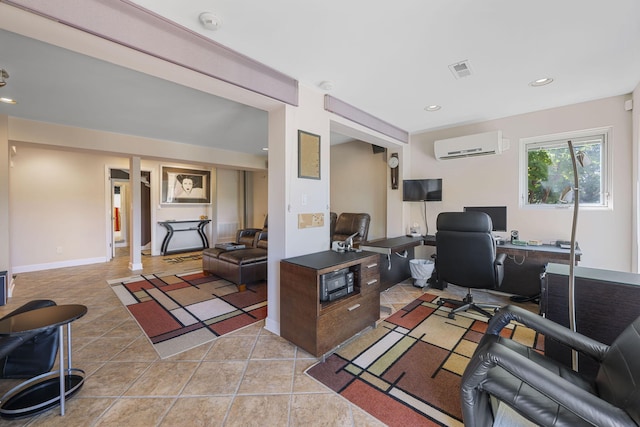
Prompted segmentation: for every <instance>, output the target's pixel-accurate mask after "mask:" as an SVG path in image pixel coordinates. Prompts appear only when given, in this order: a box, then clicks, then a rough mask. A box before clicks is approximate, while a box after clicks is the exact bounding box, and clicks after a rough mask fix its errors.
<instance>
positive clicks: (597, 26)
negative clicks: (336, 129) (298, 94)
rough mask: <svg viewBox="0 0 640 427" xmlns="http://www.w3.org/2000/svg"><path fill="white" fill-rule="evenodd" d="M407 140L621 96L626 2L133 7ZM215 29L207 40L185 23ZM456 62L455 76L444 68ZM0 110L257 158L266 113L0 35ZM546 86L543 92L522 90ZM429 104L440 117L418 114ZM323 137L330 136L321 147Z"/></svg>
mask: <svg viewBox="0 0 640 427" xmlns="http://www.w3.org/2000/svg"><path fill="white" fill-rule="evenodd" d="M135 3H137V4H139V5H141V6H143V7H146V8H148V9H150V10H152V11H154V12H156V13H158V14H160V15H163V16H165V17H167V18H169V19H171V20H173V21H175V22H177V23H179V24H181V25H183V26H185V27H188V28H190V29H192V30H194V31H196V32H199V33H201V34H203V35H205V36H207V37H210V38H212V39H213V40H215V41H217V42H219V43H221V44H223V45H226V46H227V47H229V48H231V49H234V50H236V51H238V52H240V53H243V54H245V55H247V56H249V57H251V58H253V59H256V60H258V61H260V62H262V63H264V64H266V65H268V66H270V67H272V68H274V69H277V70H279V71H281V72H283V73H285V74H288V75H289V76H291V77H293V78H295V79H297V80H298V81H299V82H300V83H301V84H304V85H308V86H311V87H317V85H318V84H319V83H320V82H322V81H325V80H330V81H332V82H333V84H334V89H332V90H331V92H330V93H331V94H332V95H333V96H335V97H337V98H339V99H341V100H343V101H345V102H347V103H349V104H352V105H354V106H356V107H358V108H360V109H362V110H364V111H366V112H368V113H370V114H372V115H374V116H377V117H378V118H380V119H382V120H385V121H387V122H389V123H391V124H393V125H395V126H397V127H400V128H402V129H405V130H407V131H409V132H410V133H416V132H420V131H424V130H433V129H438V128H444V127H451V126H456V125H461V124H467V123H473V122H479V121H485V120H490V119H495V118H500V117H506V116H512V115H515V114H520V113H526V112H530V111H536V110H542V109H547V108H552V107H557V106H561V105H568V104H574V103H578V102H583V101H588V100H593V99H599V98H604V97H608V96H614V95H621V94H627V93H630V92H631V91H633V90H634V88H635V87H636V86H637V85H638V83H639V82H640V1H638V0H608V1H606V2H605V1H600V0H562V1H557V0H538V1H536V2H522V1H513V0H484V1H478V0H456V1H452V0H401V1H397V2H380V1H371V0H367V1H365V0H349V1H344V0H342V1H338V0H323V1H296V0H270V1H268V2H265V1H255V0H245V1H228V0H181V1H180V2H177V1H174V0H135ZM203 11H211V12H214V13H215V14H216V15H218V16H219V17H220V18H221V20H222V27H221V28H220V29H219V30H218V31H215V32H212V31H209V30H206V29H204V28H203V27H202V26H201V25H200V23H199V21H198V16H199V14H200V13H201V12H203ZM464 60H467V61H469V64H470V66H471V71H472V74H471V75H470V76H469V77H465V78H461V79H456V78H455V77H454V75H453V74H452V72H451V71H450V70H449V65H451V64H454V63H457V62H460V61H464ZM0 67H1V68H6V69H7V70H8V71H9V73H10V74H11V77H10V79H9V80H8V82H9V84H8V85H7V86H6V87H5V88H2V89H0V96H8V95H7V94H9V91H10V90H11V91H13V92H11V95H12V96H14V97H16V98H18V99H19V102H20V103H19V104H18V105H17V106H6V105H4V104H0V114H9V115H13V116H22V117H26V118H30V119H35V120H43V121H50V122H56V123H64V124H70V125H74V126H83V127H89V128H96V129H105V130H111V131H115V132H122V133H130V134H134V135H142V136H150V137H154V138H160V139H168V140H174V141H179V142H185V143H191V144H199V145H213V146H218V147H221V148H227V149H234V150H238V151H244V152H251V153H254V154H258V153H259V152H260V150H261V148H262V147H264V146H266V143H267V135H266V127H267V117H266V113H264V112H262V111H260V110H256V109H254V108H251V107H247V106H241V105H238V104H235V103H233V102H230V101H226V100H223V99H220V98H217V97H215V96H212V95H208V94H204V93H202V92H198V91H196V90H193V89H189V88H185V87H182V86H179V85H176V84H172V83H169V82H166V81H163V80H161V79H157V78H153V77H149V76H146V75H143V74H140V73H137V72H134V71H130V70H126V69H124V68H121V67H118V66H114V65H112V64H108V63H106V62H102V61H98V60H95V59H90V58H87V57H85V56H81V55H77V54H73V53H71V52H69V51H65V50H63V49H60V48H54V47H51V46H49V45H46V44H44V43H40V42H35V41H33V40H30V39H25V38H23V37H20V36H17V35H15V34H13V33H8V32H6V31H0ZM541 77H552V78H553V79H554V82H553V83H552V84H550V85H547V86H544V87H539V88H534V87H530V86H529V85H528V83H529V82H531V81H533V80H535V79H538V78H541ZM431 104H439V105H441V106H442V109H441V110H440V111H437V112H426V111H425V110H424V107H425V106H427V105H431ZM335 137H337V136H336V135H334V136H332V139H333V138H335Z"/></svg>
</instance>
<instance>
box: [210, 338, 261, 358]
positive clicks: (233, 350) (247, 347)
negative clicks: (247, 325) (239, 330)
mask: <svg viewBox="0 0 640 427" xmlns="http://www.w3.org/2000/svg"><path fill="white" fill-rule="evenodd" d="M255 342H256V337H255V336H252V335H233V336H227V337H220V338H218V339H217V340H216V341H215V342H214V343H213V345H212V346H211V350H209V352H208V353H207V355H206V356H205V360H247V359H248V358H249V356H250V355H251V351H252V350H253V347H254V345H255Z"/></svg>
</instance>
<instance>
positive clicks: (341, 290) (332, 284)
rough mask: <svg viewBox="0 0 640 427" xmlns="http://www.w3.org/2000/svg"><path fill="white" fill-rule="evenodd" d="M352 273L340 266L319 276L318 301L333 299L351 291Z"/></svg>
mask: <svg viewBox="0 0 640 427" xmlns="http://www.w3.org/2000/svg"><path fill="white" fill-rule="evenodd" d="M353 281H354V274H353V272H352V271H349V268H341V269H340V270H336V271H332V272H331V273H326V274H323V275H321V276H320V301H333V300H336V299H338V298H340V297H343V296H345V295H349V294H350V293H352V292H353Z"/></svg>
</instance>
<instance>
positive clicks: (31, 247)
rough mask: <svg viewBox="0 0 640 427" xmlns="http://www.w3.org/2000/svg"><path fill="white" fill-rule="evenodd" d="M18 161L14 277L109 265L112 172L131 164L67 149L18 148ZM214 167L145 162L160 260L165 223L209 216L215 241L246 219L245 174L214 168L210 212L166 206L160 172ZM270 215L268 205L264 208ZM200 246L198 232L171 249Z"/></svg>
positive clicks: (13, 185) (13, 200)
mask: <svg viewBox="0 0 640 427" xmlns="http://www.w3.org/2000/svg"><path fill="white" fill-rule="evenodd" d="M11 144H12V145H15V146H16V150H17V154H16V155H15V156H14V157H13V158H12V160H13V165H14V166H13V167H12V168H11V169H10V171H9V172H10V178H11V179H10V193H9V201H10V203H9V213H10V220H11V224H12V226H11V229H10V242H11V247H10V253H11V265H12V266H13V271H14V272H16V273H18V272H25V271H35V270H42V269H49V268H57V267H64V266H69V265H81V264H90V263H95V262H103V261H105V260H107V259H108V257H109V242H110V219H109V218H110V217H109V214H110V210H111V209H110V196H109V192H110V186H109V183H108V181H107V170H108V169H109V168H123V169H128V168H129V159H128V158H126V157H118V156H109V155H105V154H103V153H99V152H81V151H73V150H62V149H55V148H53V149H52V148H50V147H47V146H42V145H37V144H31V143H20V142H15V141H12V142H11ZM161 165H171V166H182V167H187V168H194V167H195V168H207V167H205V166H202V165H195V164H187V163H175V162H168V161H159V160H142V162H141V169H142V170H144V171H151V207H152V213H151V221H152V227H151V229H152V245H153V246H152V253H153V254H154V255H158V254H159V253H160V245H161V243H162V239H163V238H164V236H165V234H166V230H165V228H163V227H162V226H160V225H158V224H157V222H158V221H163V220H170V219H175V220H189V219H194V218H199V217H200V215H207V216H208V217H209V218H211V219H212V220H213V223H212V224H214V225H213V226H209V227H207V231H208V233H209V238H210V240H211V241H212V243H213V242H214V241H215V235H216V233H215V230H214V227H215V224H217V223H218V222H220V223H237V222H238V220H239V215H240V214H239V206H240V205H239V203H238V197H239V196H238V172H237V171H236V170H220V171H218V173H219V175H218V179H216V178H215V176H216V173H215V172H216V171H215V169H212V175H213V176H214V178H213V179H212V181H213V182H212V187H214V188H215V189H216V190H215V192H214V197H213V203H212V204H211V205H177V206H167V205H161V204H160V202H159V200H160V189H159V188H160V180H161V178H160V166H161ZM261 209H262V210H266V205H265V206H262V207H261ZM199 244H200V241H199V238H198V236H197V235H196V234H195V233H176V235H175V239H174V240H173V241H172V247H174V248H178V247H191V246H197V245H199Z"/></svg>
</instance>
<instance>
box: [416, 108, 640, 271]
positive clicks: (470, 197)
mask: <svg viewBox="0 0 640 427" xmlns="http://www.w3.org/2000/svg"><path fill="white" fill-rule="evenodd" d="M627 99H629V96H617V97H612V98H606V99H601V100H596V101H592V102H585V103H581V104H575V105H570V106H566V107H561V108H554V109H550V110H544V111H539V112H534V113H529V114H523V115H518V116H513V117H507V118H504V119H500V120H493V121H488V122H483V123H478V124H474V125H468V126H461V127H456V128H450V129H444V130H440V131H435V132H427V133H421V134H417V135H413V136H412V138H411V144H410V147H411V156H410V159H407V160H405V162H407V161H410V162H411V177H412V178H443V201H442V202H436V203H428V214H427V217H428V222H429V225H430V232H432V230H433V231H435V222H436V217H437V215H438V213H440V212H443V211H459V210H461V209H462V208H463V207H464V206H468V205H484V206H491V205H506V206H507V210H508V218H507V227H508V228H509V230H512V229H516V230H519V231H520V236H521V238H522V239H525V240H531V239H539V240H542V241H545V242H548V241H552V240H556V239H563V240H569V238H570V235H571V218H572V211H571V210H570V209H550V210H544V211H541V210H534V209H527V208H520V207H519V199H518V197H519V185H518V184H519V181H518V179H519V140H520V139H521V138H529V137H534V136H540V135H549V134H555V133H561V132H568V131H577V130H583V129H591V128H598V127H605V126H611V127H612V128H613V132H612V136H611V139H610V141H609V143H610V144H611V145H612V150H611V153H612V158H611V161H612V163H611V167H612V168H613V182H612V184H611V193H612V199H611V204H612V208H611V209H597V210H593V209H587V208H581V209H580V212H579V217H578V229H577V240H578V242H579V244H580V247H581V249H582V251H583V255H582V261H581V263H580V264H581V265H584V266H589V267H597V268H605V269H612V270H620V271H631V268H632V256H631V248H632V240H633V237H632V195H633V193H632V191H633V185H632V178H631V177H632V156H631V154H632V123H631V114H630V113H629V112H627V111H625V109H624V102H625V100H627ZM491 130H502V132H503V137H504V138H507V139H509V140H510V145H511V148H510V149H509V150H508V151H505V152H504V153H503V154H501V155H495V156H483V157H474V158H464V159H457V160H447V161H436V160H435V157H434V153H433V143H434V141H435V140H438V139H445V138H451V137H455V136H462V135H469V134H474V133H481V132H486V131H491ZM419 205H420V204H417V203H412V206H411V215H410V218H411V219H410V222H413V221H415V222H419V223H423V222H424V220H423V219H422V213H421V210H422V206H421V205H420V206H419ZM498 234H499V233H498Z"/></svg>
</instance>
